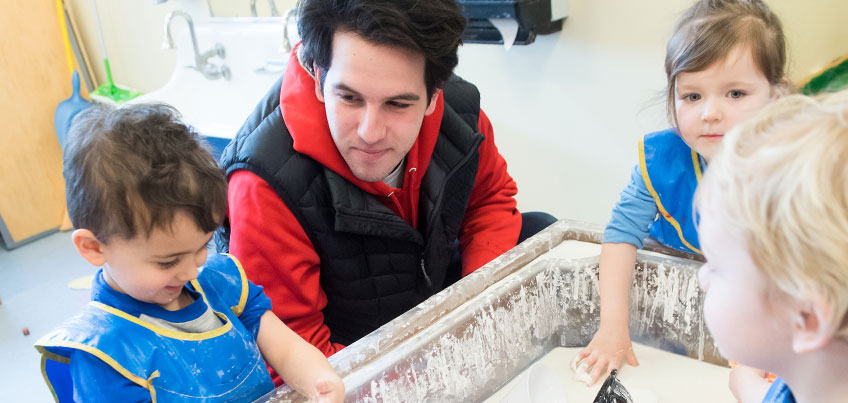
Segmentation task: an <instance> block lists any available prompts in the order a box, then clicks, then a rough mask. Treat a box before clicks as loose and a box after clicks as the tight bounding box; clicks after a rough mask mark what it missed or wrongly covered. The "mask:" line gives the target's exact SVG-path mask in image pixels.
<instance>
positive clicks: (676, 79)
mask: <svg viewBox="0 0 848 403" xmlns="http://www.w3.org/2000/svg"><path fill="white" fill-rule="evenodd" d="M785 64H786V50H785V40H784V35H783V29H782V27H781V24H780V21H779V20H778V18H777V17H776V16H775V15H774V14H773V13H772V12H771V10H769V8H768V6H766V4H765V3H763V2H762V1H757V0H749V1H748V0H700V1H698V2H696V3H695V4H694V5H693V6H692V7H690V8H689V9H688V10H687V11H686V12H685V13H684V14H683V16H682V17H681V18H680V20H679V21H678V22H677V24H676V26H675V28H674V33H673V35H672V37H671V39H669V41H668V46H667V50H666V60H665V70H666V77H667V82H668V87H667V94H666V99H667V111H668V115H669V120H670V121H671V123H672V126H673V127H672V128H671V129H668V130H664V131H661V132H655V133H650V134H647V135H645V136H644V138H643V139H642V141H640V143H639V164H638V165H637V166H636V167H635V168H633V171H632V173H631V179H630V183H629V184H628V185H627V187H626V188H625V189H624V190H623V191H622V193H621V199H620V201H619V202H618V203H617V204H616V206H615V208H614V209H613V212H612V217H611V219H610V222H609V224H608V225H607V227H606V229H605V231H604V240H603V242H604V243H603V247H602V250H601V258H600V285H599V288H600V296H601V318H600V327H599V329H598V332H597V333H596V334H595V336H594V338H593V339H592V341H591V343H590V344H589V345H588V346H587V347H586V348H585V349H583V350H582V351H581V352H580V353H579V354H578V355H577V356H576V357H575V363H577V364H576V367H577V370H578V371H582V372H587V373H588V374H581V377H582V378H584V379H589V382H588V383H589V384H594V383H595V382H596V381H597V380H598V379H600V378H601V377H602V376H606V375H607V374H609V372H610V371H611V370H612V369H613V368H618V367H619V366H620V365H621V363H622V362H623V361H625V360H626V362H627V363H628V364H630V365H634V366H635V365H638V361H637V359H636V356H635V354H634V353H633V348H632V344H631V341H630V333H629V328H628V310H629V291H630V287H631V283H632V281H633V280H632V278H633V271H634V267H635V263H636V250H637V249H639V248H641V247H642V246H643V239H644V238H646V237H647V236H649V235H650V236H652V237H654V238H656V239H657V240H658V241H659V242H660V243H662V244H663V245H666V246H669V247H672V248H676V249H679V250H682V251H686V252H690V253H701V251H700V249H699V245H698V235H697V232H696V230H695V225H694V220H693V217H692V195H693V194H694V192H695V188H696V186H697V184H698V181H699V180H700V177H701V173H702V172H703V171H704V170H705V169H706V165H707V163H708V162H709V161H710V157H711V156H712V154H713V150H714V149H715V148H716V146H717V145H718V144H719V143H720V142H721V140H722V137H723V136H724V134H725V132H726V131H727V130H729V129H730V128H731V127H733V126H734V125H736V124H737V123H739V122H741V121H742V120H744V119H745V118H747V117H749V116H750V115H752V114H753V113H754V112H756V111H758V110H759V109H760V108H762V107H763V106H764V105H766V104H767V103H768V102H770V101H771V100H772V99H774V98H775V97H777V96H779V95H781V94H783V93H784V92H786V91H787V90H788V87H789V86H788V85H787V84H786V82H787V81H786V79H785V75H784V66H785Z"/></svg>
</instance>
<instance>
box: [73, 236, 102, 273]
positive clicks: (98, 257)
mask: <svg viewBox="0 0 848 403" xmlns="http://www.w3.org/2000/svg"><path fill="white" fill-rule="evenodd" d="M71 239H72V240H73V241H74V246H76V247H77V252H79V254H80V256H82V257H83V259H85V260H86V261H88V263H91V264H92V265H94V266H103V264H104V263H106V257H105V254H104V253H103V247H104V246H105V245H104V244H103V243H102V242H100V241H99V240H97V237H95V236H94V233H92V232H91V231H89V230H87V229H78V230H76V231H74V233H73V234H71Z"/></svg>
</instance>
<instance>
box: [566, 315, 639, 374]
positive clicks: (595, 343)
mask: <svg viewBox="0 0 848 403" xmlns="http://www.w3.org/2000/svg"><path fill="white" fill-rule="evenodd" d="M625 360H626V361H627V364H629V365H631V366H634V367H636V366H639V361H638V360H637V359H636V354H635V353H634V352H633V343H632V342H631V341H630V332H629V330H628V329H627V327H624V328H623V329H614V330H606V329H604V328H601V329H598V332H597V333H595V337H594V338H592V342H591V343H589V345H588V346H586V348H584V349H583V350H580V352H579V353H577V357H575V359H574V361H572V369H573V370H574V372H575V373H574V378H575V379H576V380H578V381H582V382H584V383H586V386H592V385H594V384H595V383H596V382H598V380H600V379H603V378H604V377H606V376H607V375H609V373H610V372H611V371H612V370H613V369H617V368H620V367H621V364H622V362H624V361H625ZM590 369H591V372H590Z"/></svg>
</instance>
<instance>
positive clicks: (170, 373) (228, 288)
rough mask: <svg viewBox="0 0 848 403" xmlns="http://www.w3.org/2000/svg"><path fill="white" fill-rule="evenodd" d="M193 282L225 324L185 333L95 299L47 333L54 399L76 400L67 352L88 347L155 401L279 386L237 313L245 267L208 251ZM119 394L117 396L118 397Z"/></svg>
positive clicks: (226, 397) (45, 364)
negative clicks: (213, 328)
mask: <svg viewBox="0 0 848 403" xmlns="http://www.w3.org/2000/svg"><path fill="white" fill-rule="evenodd" d="M191 285H192V288H194V290H195V291H197V292H199V293H200V294H201V295H202V297H203V299H204V301H205V302H206V304H207V305H208V306H209V307H210V308H211V309H212V310H213V311H214V312H215V314H216V315H217V316H218V317H219V318H220V319H221V321H222V322H223V323H224V325H222V326H221V327H219V328H217V329H215V330H212V331H208V332H203V333H184V332H179V331H174V330H170V329H164V328H161V327H159V326H156V325H153V324H150V323H147V322H144V321H142V320H140V319H138V318H137V317H134V316H131V315H129V314H127V313H125V312H123V311H121V310H118V309H116V308H114V307H111V306H108V305H105V304H102V303H100V302H96V301H92V302H90V303H89V304H88V306H87V307H86V308H85V309H84V310H83V312H81V313H80V314H78V315H76V316H74V317H72V318H71V319H70V320H68V321H67V322H65V323H64V324H63V325H62V326H60V327H58V328H56V329H54V330H53V331H51V332H50V333H49V334H47V335H46V336H44V337H42V338H41V339H40V340H39V341H38V342H37V343H36V344H35V348H36V349H38V350H39V351H40V352H41V354H42V359H41V362H42V372H43V373H44V379H45V381H47V383H48V386H49V387H50V389H51V391H52V392H53V394H54V396H55V397H56V400H57V401H66V399H67V401H72V400H73V383H72V382H71V377H70V365H69V362H70V357H71V352H72V351H73V350H80V351H85V352H87V353H89V354H92V355H94V356H95V357H97V358H99V359H101V360H103V362H105V363H106V364H108V365H109V366H111V367H112V368H114V369H115V371H118V372H119V373H120V374H121V375H123V376H124V377H126V378H127V379H129V380H130V381H132V382H134V383H136V384H138V385H139V386H141V387H143V388H145V389H147V390H148V391H150V399H151V401H153V402H172V401H180V402H185V401H191V402H206V401H215V402H220V401H252V400H255V399H257V398H259V397H261V396H262V395H264V394H265V393H267V392H269V391H271V390H272V389H273V388H274V384H273V382H271V377H270V376H269V374H268V370H267V368H266V366H265V361H264V360H263V359H262V355H261V354H260V352H259V348H258V347H257V346H256V341H255V340H254V339H253V335H252V334H251V333H250V332H249V331H248V330H247V329H246V328H245V327H244V325H242V323H241V321H239V320H238V315H240V314H241V312H242V311H243V310H244V304H245V303H246V301H247V294H248V283H247V279H246V277H245V274H244V271H243V270H242V268H241V266H240V265H239V263H238V261H236V260H235V258H232V257H231V256H229V255H217V254H215V255H210V257H209V259H208V260H207V261H206V264H205V265H204V266H203V268H202V270H201V271H200V274H199V276H198V278H197V279H196V280H193V281H192V282H191ZM116 399H117V400H120V398H119V397H116Z"/></svg>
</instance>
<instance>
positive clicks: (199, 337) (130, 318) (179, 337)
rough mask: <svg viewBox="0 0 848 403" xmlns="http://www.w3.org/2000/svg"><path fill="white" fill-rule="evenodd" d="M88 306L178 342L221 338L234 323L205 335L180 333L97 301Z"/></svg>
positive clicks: (204, 333) (228, 323)
mask: <svg viewBox="0 0 848 403" xmlns="http://www.w3.org/2000/svg"><path fill="white" fill-rule="evenodd" d="M203 298H204V300H205V299H206V296H205V295H204V296H203ZM88 305H90V306H92V307H94V308H97V309H100V310H103V311H106V312H109V313H111V314H112V315H115V316H118V317H120V318H122V319H126V320H128V321H130V322H133V323H135V324H137V325H139V326H141V327H145V328H147V329H148V330H150V331H153V332H154V333H158V334H161V335H163V336H166V337H170V338H172V339H177V340H195V341H196V340H206V339H211V338H213V337H218V336H220V335H222V334H224V333H227V332H228V331H230V329H231V328H232V327H233V323H232V322H230V321H229V320H226V323H225V324H224V325H222V326H221V327H219V328H217V329H215V330H210V331H208V332H203V333H185V332H178V331H176V330H171V329H165V328H163V327H159V326H156V325H154V324H152V323H147V322H145V321H143V320H141V319H139V318H136V317H135V316H132V315H130V314H128V313H126V312H124V311H121V310H119V309H116V308H113V307H111V306H109V305H106V304H103V303H100V302H97V301H91V302H89V303H88ZM207 306H209V309H212V307H211V305H209V303H208V301H207ZM212 312H215V311H214V310H213V311H212ZM215 313H216V314H218V312H215ZM218 316H219V317H221V316H222V314H218Z"/></svg>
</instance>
